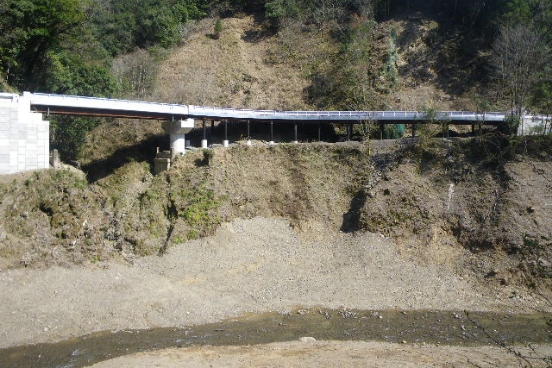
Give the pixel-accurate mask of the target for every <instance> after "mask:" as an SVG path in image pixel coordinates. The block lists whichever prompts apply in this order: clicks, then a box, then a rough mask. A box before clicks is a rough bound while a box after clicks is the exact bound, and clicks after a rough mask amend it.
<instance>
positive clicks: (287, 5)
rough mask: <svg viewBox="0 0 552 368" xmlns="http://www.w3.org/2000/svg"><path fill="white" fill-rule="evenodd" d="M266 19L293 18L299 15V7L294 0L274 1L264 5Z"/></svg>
mask: <svg viewBox="0 0 552 368" xmlns="http://www.w3.org/2000/svg"><path fill="white" fill-rule="evenodd" d="M265 8H266V12H265V15H266V16H267V18H272V19H282V18H295V17H297V16H298V15H299V14H300V11H301V10H300V7H299V6H298V5H297V3H296V2H295V0H274V1H270V2H267V3H266V4H265Z"/></svg>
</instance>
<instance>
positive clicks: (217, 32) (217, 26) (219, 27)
mask: <svg viewBox="0 0 552 368" xmlns="http://www.w3.org/2000/svg"><path fill="white" fill-rule="evenodd" d="M222 31H223V27H222V21H221V20H220V18H217V20H216V21H215V28H214V33H213V35H214V36H215V38H216V39H217V40H218V39H219V38H220V34H221V33H222Z"/></svg>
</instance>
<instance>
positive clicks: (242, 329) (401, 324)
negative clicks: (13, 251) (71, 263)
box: [0, 309, 552, 368]
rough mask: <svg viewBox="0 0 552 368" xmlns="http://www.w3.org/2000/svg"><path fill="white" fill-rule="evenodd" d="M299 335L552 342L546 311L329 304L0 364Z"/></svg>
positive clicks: (124, 334)
mask: <svg viewBox="0 0 552 368" xmlns="http://www.w3.org/2000/svg"><path fill="white" fill-rule="evenodd" d="M302 336H311V337H314V338H315V339H317V340H342V341H344V340H364V341H385V342H394V343H397V342H400V343H428V344H443V345H468V346H478V345H489V344H502V343H504V344H506V345H519V344H527V343H552V314H550V313H548V314H542V313H538V314H499V313H483V312H470V313H465V312H451V311H398V310H385V311H359V310H330V309H305V310H295V311H294V312H292V313H289V314H280V313H275V312H271V313H264V314H250V315H246V316H243V317H240V318H235V319H229V320H225V321H222V322H218V323H211V324H205V325H199V326H191V327H189V328H155V329H149V330H122V331H116V332H112V331H106V332H99V333H94V334H90V335H86V336H82V337H78V338H73V339H69V340H66V341H61V342H57V343H52V344H36V345H26V346H18V347H13V348H8V349H0V366H2V367H75V368H76V367H84V366H88V365H92V364H94V363H97V362H100V361H103V360H107V359H112V358H115V357H119V356H123V355H128V354H133V353H136V352H140V351H147V350H156V349H165V348H175V347H177V348H178V347H187V346H193V345H251V344H266V343H271V342H282V341H291V340H296V339H298V338H299V337H302Z"/></svg>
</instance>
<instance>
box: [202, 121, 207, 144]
mask: <svg viewBox="0 0 552 368" xmlns="http://www.w3.org/2000/svg"><path fill="white" fill-rule="evenodd" d="M201 148H207V125H205V120H203V139H202V140H201Z"/></svg>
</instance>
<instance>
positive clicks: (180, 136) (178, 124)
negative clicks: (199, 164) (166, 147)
mask: <svg viewBox="0 0 552 368" xmlns="http://www.w3.org/2000/svg"><path fill="white" fill-rule="evenodd" d="M193 128H194V119H184V120H177V121H168V122H166V123H165V131H168V132H169V135H170V141H171V149H172V152H173V155H183V154H184V153H186V133H189V132H190V131H191V130H192V129H193Z"/></svg>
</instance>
